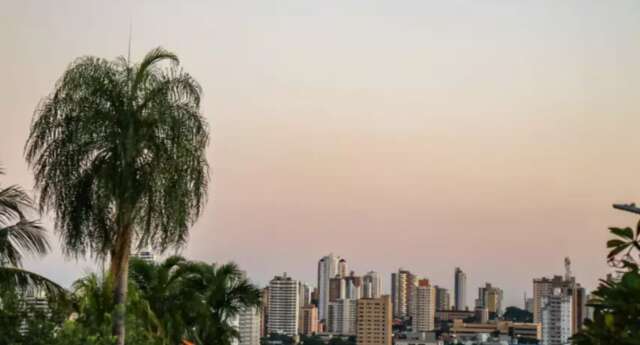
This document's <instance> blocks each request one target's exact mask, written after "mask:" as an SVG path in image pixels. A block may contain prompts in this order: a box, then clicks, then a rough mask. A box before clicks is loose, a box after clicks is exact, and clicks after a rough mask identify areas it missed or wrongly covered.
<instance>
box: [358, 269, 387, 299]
mask: <svg viewBox="0 0 640 345" xmlns="http://www.w3.org/2000/svg"><path fill="white" fill-rule="evenodd" d="M380 296H382V276H381V275H380V274H378V272H375V271H369V272H367V274H365V275H364V276H363V277H362V297H364V298H378V297H380Z"/></svg>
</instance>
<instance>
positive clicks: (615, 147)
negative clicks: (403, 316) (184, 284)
mask: <svg viewBox="0 0 640 345" xmlns="http://www.w3.org/2000/svg"><path fill="white" fill-rule="evenodd" d="M3 4H4V6H3V10H2V12H1V13H0V46H1V47H2V51H3V53H2V54H0V65H1V66H3V67H4V68H3V78H2V82H0V95H2V97H1V101H0V119H1V120H2V122H1V123H2V132H3V134H2V136H0V162H2V165H3V166H4V168H5V170H7V172H8V174H7V175H6V176H5V177H3V178H2V180H1V182H2V184H3V185H7V184H9V183H20V184H22V185H24V186H26V187H27V188H29V189H30V188H31V186H32V177H31V172H30V171H29V170H28V169H27V166H26V164H25V162H24V160H23V158H22V147H23V145H24V141H25V139H26V136H27V132H28V126H29V123H30V120H31V114H32V112H33V110H34V108H35V106H36V104H37V102H38V101H39V99H40V98H41V97H43V96H45V95H46V94H47V93H48V92H50V91H51V90H52V88H53V84H54V82H55V81H56V79H57V78H58V77H59V76H60V75H61V74H62V72H63V71H64V69H65V67H66V66H67V64H68V63H70V62H71V61H72V60H73V59H74V58H76V57H78V56H82V55H87V54H90V55H98V56H102V57H107V58H114V57H116V56H119V55H123V54H126V49H127V41H128V32H129V22H130V20H131V21H132V22H133V40H132V41H133V44H132V48H133V54H132V56H133V57H134V58H135V59H139V58H140V57H141V56H142V55H143V54H144V53H145V52H146V51H147V50H149V49H150V48H152V47H155V46H158V45H161V46H163V47H165V48H167V49H170V50H172V51H175V52H176V53H177V54H178V55H179V56H180V58H181V60H182V63H183V67H184V68H185V69H186V70H187V71H188V72H190V73H191V74H193V75H194V76H195V77H196V78H197V79H198V80H199V81H200V82H201V84H202V86H203V88H204V91H205V95H204V101H203V112H204V114H205V115H206V117H207V118H208V120H209V121H210V123H211V127H212V132H211V136H212V145H211V146H210V147H209V151H208V157H209V160H210V163H211V165H212V167H213V174H212V182H213V183H212V187H211V191H210V192H211V193H210V194H211V197H210V202H209V204H208V206H207V209H206V211H205V213H204V215H203V216H202V217H201V219H200V220H199V222H198V223H197V224H196V226H194V228H193V231H192V236H191V240H190V242H189V245H188V247H187V248H186V249H185V250H184V252H183V254H184V255H186V256H188V257H191V258H195V259H200V260H206V261H210V262H212V261H217V262H222V261H228V260H233V261H236V262H237V263H239V264H240V266H241V267H242V268H244V269H246V270H247V271H248V273H249V275H250V276H251V277H252V278H253V279H255V280H256V281H257V282H259V283H261V284H263V283H265V282H267V281H268V280H269V279H270V278H271V277H272V276H273V275H274V274H276V273H281V272H283V271H287V272H288V273H289V274H291V275H292V276H294V277H296V278H299V279H301V280H304V281H306V282H309V283H312V284H315V277H316V271H315V270H316V265H317V260H318V259H319V258H320V257H321V256H322V255H325V254H327V253H329V252H334V253H335V254H338V255H341V256H343V257H345V258H346V259H347V260H348V261H349V263H350V265H351V267H352V268H353V269H355V270H356V271H357V272H358V273H364V272H365V271H367V270H371V269H373V270H377V271H380V272H382V273H383V274H384V277H385V280H386V281H385V287H386V288H387V289H388V283H389V276H388V273H390V272H391V271H392V270H396V269H397V268H398V267H400V266H402V267H404V268H407V269H410V270H412V271H414V272H416V273H418V274H421V275H424V276H426V277H429V278H430V279H431V280H432V281H434V282H435V283H436V284H439V285H442V286H445V287H449V288H450V287H452V285H453V270H454V267H456V266H460V267H462V268H463V270H465V271H466V272H467V275H468V279H469V286H468V301H467V302H468V303H469V305H471V304H472V303H473V300H472V299H473V298H475V293H476V289H477V287H478V286H479V285H481V284H484V282H485V281H488V282H491V283H493V284H494V285H497V286H500V287H502V288H503V289H504V290H505V294H506V302H507V303H508V304H520V303H521V297H522V293H523V292H525V291H528V292H529V294H530V290H531V280H532V279H533V278H534V277H539V276H543V275H551V274H554V273H556V274H560V273H562V269H563V267H562V264H563V262H562V260H563V258H564V257H565V256H570V257H571V258H572V261H573V262H574V268H573V270H574V273H575V275H576V276H577V278H578V280H579V281H580V282H582V283H583V284H584V285H586V286H587V287H588V288H592V287H594V286H595V284H596V281H597V279H598V278H599V277H602V276H603V275H604V274H605V273H606V272H607V271H608V269H607V266H606V264H605V260H604V256H605V254H606V250H605V248H604V244H605V241H606V239H607V232H606V228H607V226H610V225H632V224H633V223H634V222H635V219H634V217H631V216H627V215H624V214H622V213H620V212H619V211H613V210H612V209H611V207H610V205H611V204H612V203H613V202H632V201H636V202H640V183H639V182H638V178H637V172H638V170H639V168H640V163H639V162H638V159H636V157H637V156H638V152H639V150H640V145H639V144H640V136H639V135H638V128H640V117H639V116H638V112H639V110H640V102H639V101H638V100H640V88H639V87H638V85H637V81H638V80H640V64H639V63H638V61H640V45H639V44H638V42H640V21H639V20H638V18H640V17H639V16H640V5H639V4H638V3H637V2H635V1H616V2H615V3H611V2H606V3H605V2H601V1H592V2H591V1H563V2H561V3H559V2H557V1H551V0H550V1H535V2H534V1H530V2H527V1H519V2H512V1H483V2H476V1H406V2H402V4H400V3H399V2H396V1H324V2H322V5H319V4H318V3H317V2H312V1H274V2H271V1H254V2H245V1H238V2H235V1H234V2H229V1H206V2H205V1H202V2H192V3H190V5H189V6H186V5H184V3H183V2H177V1H146V2H145V1H140V2H136V4H135V5H133V4H129V3H128V2H109V3H104V2H99V1H79V0H78V1H55V2H53V1H51V2H36V1H5V2H4V3H3ZM52 238H55V236H54V235H52ZM28 267H29V268H33V269H34V270H36V271H38V272H41V273H44V274H46V275H48V276H51V277H53V278H54V279H56V280H58V281H60V282H62V283H63V284H69V283H70V282H72V281H73V280H74V279H76V278H78V277H79V276H80V274H82V273H83V272H84V271H86V270H91V269H93V265H92V264H91V263H87V262H79V263H78V262H76V261H69V260H65V259H64V258H63V257H62V256H61V254H60V252H59V250H58V249H57V248H56V250H55V251H54V252H53V253H52V254H50V255H49V256H47V257H46V259H45V260H32V261H30V262H29V263H28Z"/></svg>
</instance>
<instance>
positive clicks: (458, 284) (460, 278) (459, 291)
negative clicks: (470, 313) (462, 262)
mask: <svg viewBox="0 0 640 345" xmlns="http://www.w3.org/2000/svg"><path fill="white" fill-rule="evenodd" d="M454 293H455V309H456V310H466V309H467V274H466V273H464V272H463V271H462V270H461V269H460V267H456V270H455V272H454Z"/></svg>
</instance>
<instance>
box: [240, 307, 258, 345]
mask: <svg viewBox="0 0 640 345" xmlns="http://www.w3.org/2000/svg"><path fill="white" fill-rule="evenodd" d="M260 319H261V318H260V309H259V308H256V307H251V308H243V309H242V310H240V313H239V314H238V333H239V335H240V338H239V339H238V344H239V345H260Z"/></svg>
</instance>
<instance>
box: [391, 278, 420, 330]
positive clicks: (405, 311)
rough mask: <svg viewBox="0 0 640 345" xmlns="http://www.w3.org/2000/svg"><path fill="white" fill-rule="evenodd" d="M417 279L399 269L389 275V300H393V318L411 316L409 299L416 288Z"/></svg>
mask: <svg viewBox="0 0 640 345" xmlns="http://www.w3.org/2000/svg"><path fill="white" fill-rule="evenodd" d="M416 282H417V277H416V276H415V275H413V274H412V273H411V272H409V271H407V270H403V269H400V270H398V272H397V273H392V274H391V298H392V300H393V316H394V317H397V318H405V317H408V316H411V314H412V311H411V305H412V303H411V299H412V298H413V290H414V288H415V286H416Z"/></svg>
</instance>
